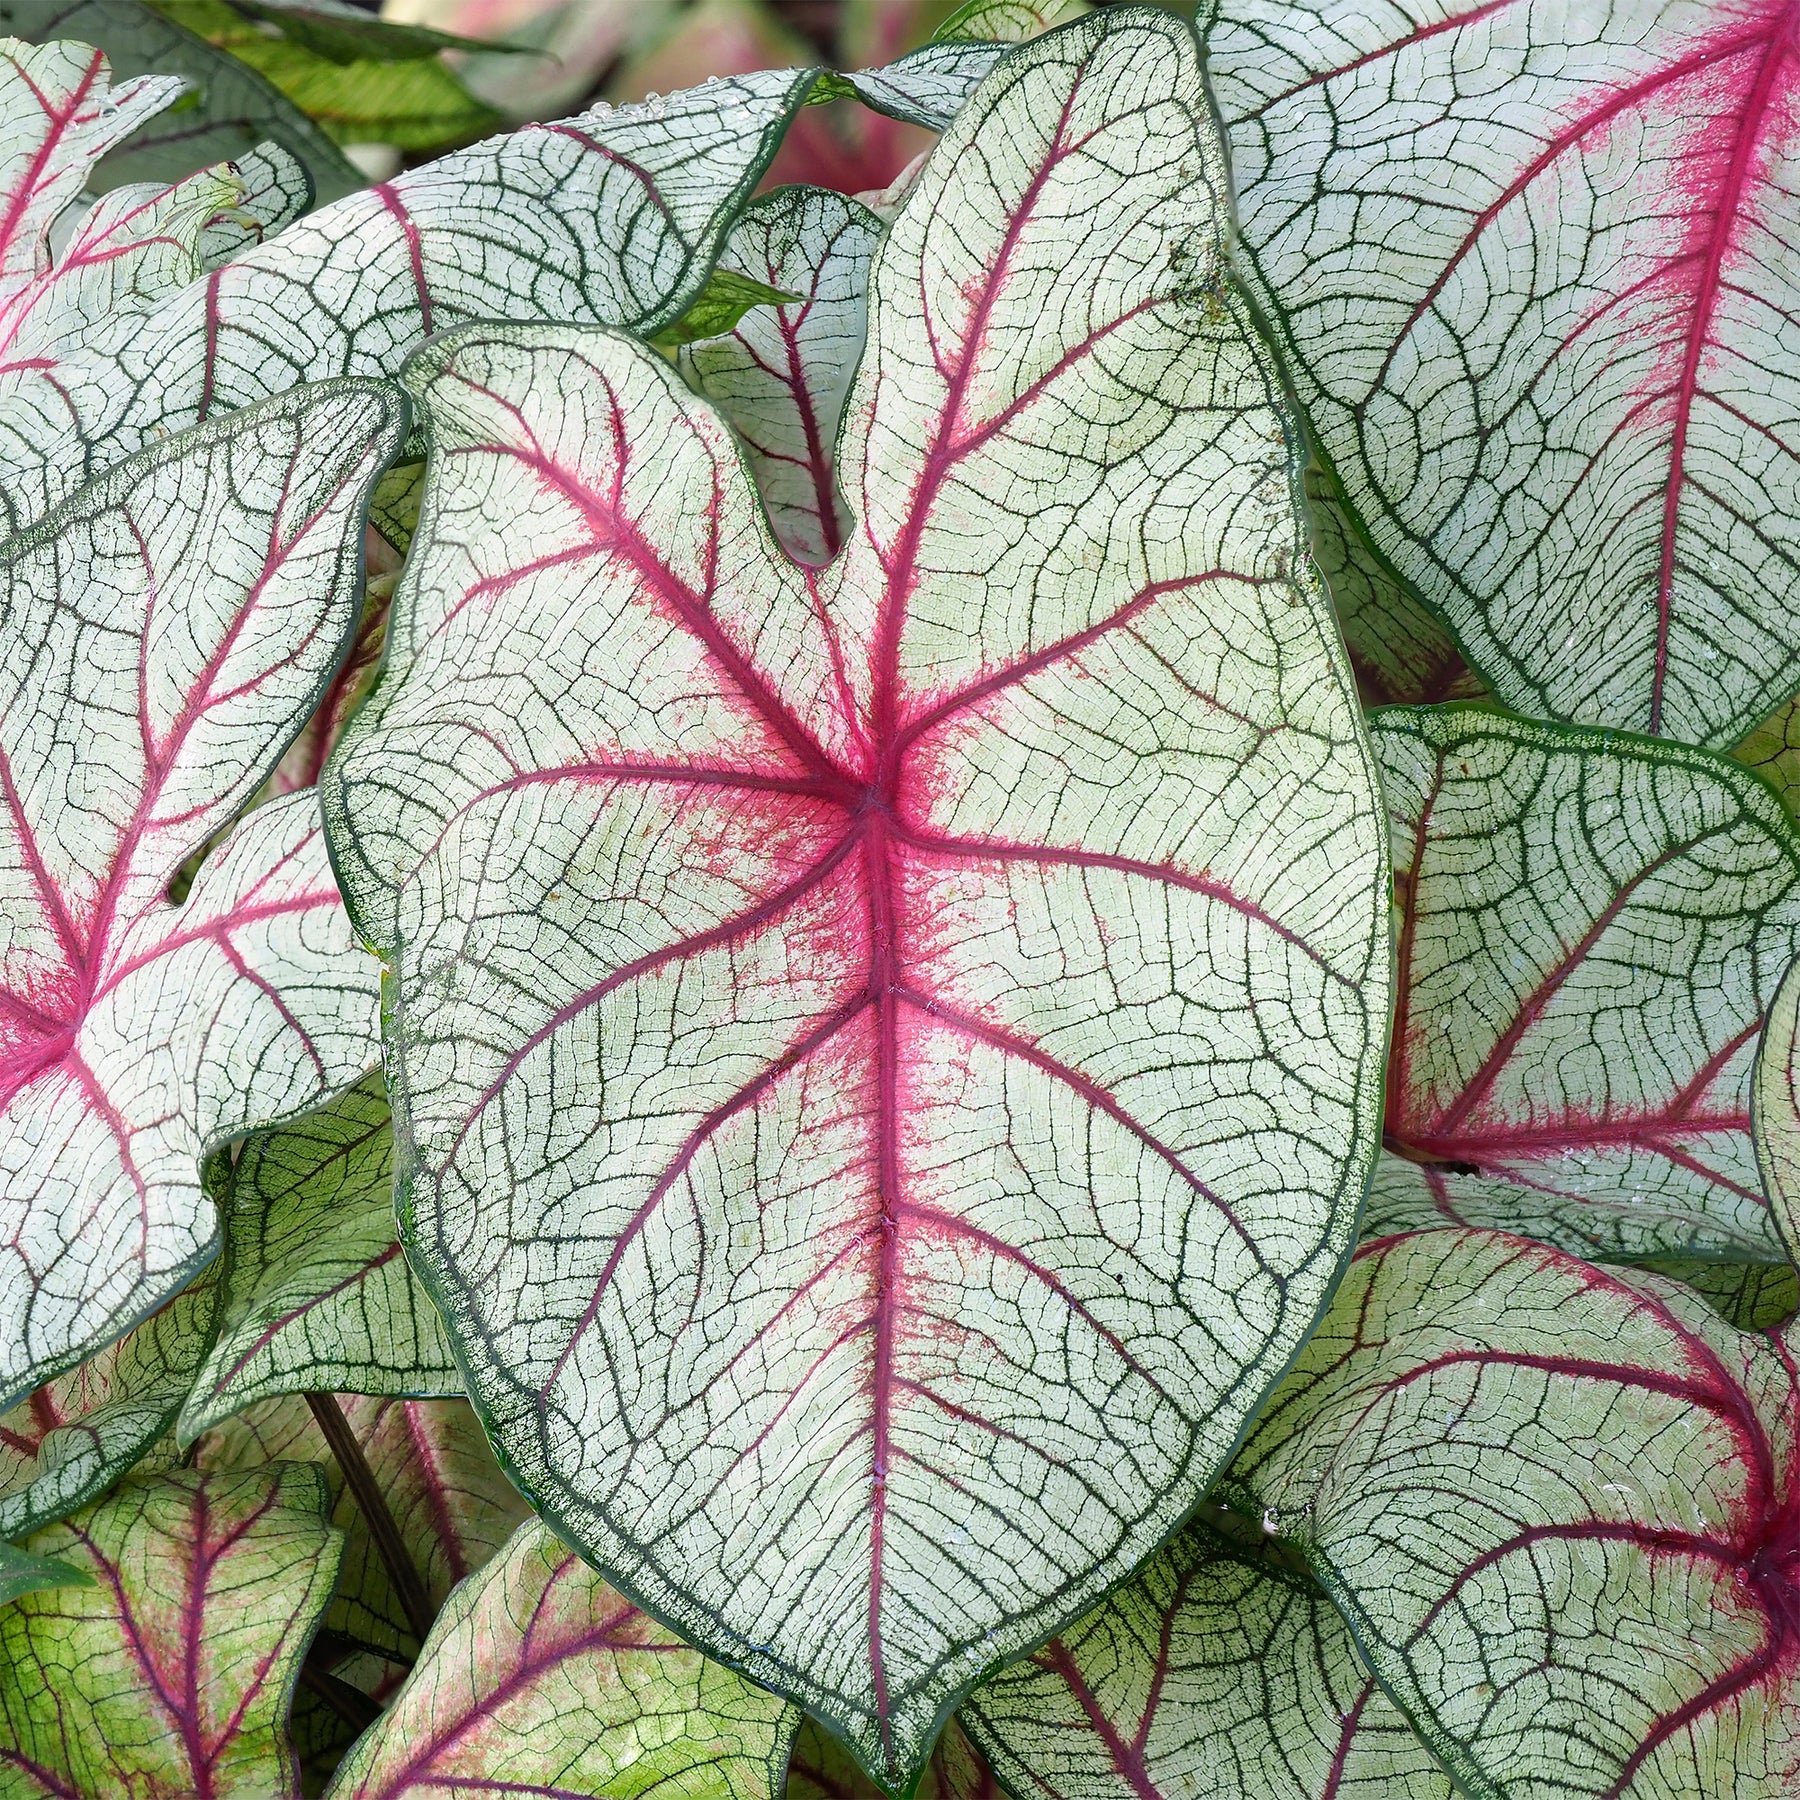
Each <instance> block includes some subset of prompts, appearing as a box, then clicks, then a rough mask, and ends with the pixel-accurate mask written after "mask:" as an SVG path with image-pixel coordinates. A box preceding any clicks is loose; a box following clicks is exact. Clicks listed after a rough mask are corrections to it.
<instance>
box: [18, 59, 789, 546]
mask: <svg viewBox="0 0 1800 1800" xmlns="http://www.w3.org/2000/svg"><path fill="white" fill-rule="evenodd" d="M811 79H812V76H811V75H810V73H808V72H807V71H805V70H779V71H773V72H769V73H764V74H759V75H752V76H746V77H742V78H738V79H733V80H729V81H720V82H716V83H713V84H712V85H710V86H709V87H707V88H704V89H700V90H696V91H695V92H692V93H688V94H678V95H672V96H670V97H669V98H668V99H666V100H659V101H656V102H654V103H646V104H645V105H642V106H629V107H617V108H612V107H600V108H596V109H594V110H593V111H592V112H590V113H587V114H584V115H582V116H581V117H580V118H578V119H576V120H572V121H567V122H565V123H563V124H558V125H538V126H529V127H527V128H526V129H524V130H522V131H518V132H515V133H513V134H512V135H511V136H509V137H506V138H502V139H500V140H498V141H497V142H493V143H488V144H484V145H478V146H476V147H475V148H473V149H470V150H467V151H461V152H458V153H456V154H454V155H451V156H446V157H442V158H440V159H439V160H438V161H436V162H434V163H430V164H428V165H426V166H425V167H423V168H420V169H415V170H411V171H409V172H408V173H406V174H403V175H399V176H396V177H395V179H394V180H393V181H391V182H387V183H385V184H383V186H382V187H381V188H380V189H378V190H370V191H369V192H366V193H361V194H354V195H351V196H350V197H349V198H347V199H344V200H340V201H339V202H337V204H336V205H334V206H329V207H326V208H323V209H322V210H320V211H318V212H315V213H313V214H311V215H310V216H309V217H307V218H305V219H303V220H299V221H297V222H296V223H295V224H294V225H291V226H289V227H288V228H287V229H286V230H285V231H283V232H281V233H280V235H279V236H277V237H275V238H273V239H271V240H270V241H269V242H267V243H263V244H260V245H257V246H256V247H254V248H252V249H249V250H246V251H244V252H243V253H242V254H241V255H239V256H237V257H236V258H234V260H233V261H232V262H231V263H229V264H228V265H227V266H226V267H225V268H223V269H220V270H219V271H217V272H216V274H214V275H213V276H212V277H211V278H210V279H209V280H207V281H205V282H195V283H191V284H190V285H189V286H188V287H187V288H185V289H183V290H182V291H181V292H180V293H179V294H176V295H174V296H172V297H171V298H170V299H168V300H166V301H165V302H164V303H163V304H162V305H160V306H158V307H156V308H154V309H153V310H152V311H151V312H149V313H148V314H147V315H145V317H144V319H143V321H142V323H141V325H140V327H139V329H138V330H137V331H136V332H135V333H134V334H133V335H132V337H131V339H130V341H129V342H128V343H125V344H122V345H120V346H118V348H117V350H116V352H115V353H114V354H113V355H110V356H108V357H105V358H97V359H94V360H92V361H91V362H81V361H76V362H73V363H63V364H60V365H58V366H56V367H55V368H52V369H49V370H40V371H36V372H35V373H32V374H30V375H29V376H28V375H26V374H24V373H21V374H19V375H18V376H17V377H16V378H15V377H5V378H0V496H3V498H4V500H5V502H6V506H7V508H8V510H9V511H10V515H11V518H12V519H13V521H14V522H15V523H22V522H23V521H25V520H28V519H34V518H36V517H38V516H40V515H41V513H42V512H43V511H44V510H46V509H47V508H48V507H49V506H50V505H51V504H53V503H54V501H55V500H56V499H58V498H60V497H61V496H62V495H63V494H64V493H66V492H67V491H68V490H69V488H70V487H71V486H73V485H74V484H76V483H78V482H79V481H80V480H82V479H83V477H84V472H91V471H93V470H96V469H101V468H105V467H107V466H109V465H110V464H111V463H113V462H116V461H117V460H118V459H119V458H120V457H121V456H123V455H124V454H126V453H127V452H128V451H130V450H132V449H134V448H136V447H137V446H138V445H140V444H142V443H144V442H145V441H147V440H151V439H155V438H157V437H159V436H160V435H161V434H164V433H167V432H171V431H178V430H180V429H182V428H183V427H185V426H187V425H189V424H191V423H192V422H193V421H194V419H195V418H196V417H199V416H200V415H201V414H206V415H208V416H210V415H212V414H215V413H219V412H223V411H226V410H229V409H231V408H234V407H242V406H248V405H251V404H253V403H255V402H256V401H258V400H261V399H262V398H264V397H265V396H267V395H269V394H272V393H276V392H280V391H282V390H284V389H287V388H290V387H292V386H293V385H294V384H295V383H297V382H304V381H314V380H319V379H323V378H326V377H331V376H339V375H377V376H378V375H381V374H383V373H392V372H394V371H395V370H397V369H398V367H399V365H400V363H401V361H402V360H403V359H404V357H405V356H406V354H407V352H408V351H410V350H411V349H413V348H414V347H415V346H416V345H418V344H419V343H420V342H421V341H422V340H423V339H424V338H425V337H426V336H427V335H428V334H429V333H432V332H442V331H445V330H448V329H449V328H450V327H451V326H453V325H456V324H458V323H461V322H462V321H465V320H468V319H471V318H476V319H482V318H493V317H496V316H498V317H506V318H554V319H562V320H575V321H599V322H601V323H606V324H620V325H624V326H627V327H628V328H630V329H631V330H633V331H637V332H640V333H644V334H651V333H654V332H656V331H658V330H660V329H661V328H662V326H664V325H665V324H667V323H669V322H670V321H671V320H673V319H676V318H679V317H680V316H681V314H682V313H683V312H685V311H686V310H687V307H688V305H689V303H690V302H691V301H692V299H693V298H694V296H695V295H696V294H698V293H699V292H700V290H701V289H702V288H703V287H704V285H705V282H706V278H707V274H708V272H709V271H710V269H711V267H712V265H713V262H714V261H715V259H716V257H717V255H718V251H719V248H720V245H721V244H722V242H723V240H724V236H725V232H726V230H727V228H728V227H729V225H730V223H731V221H732V219H733V217H734V216H735V214H736V212H737V209H738V208H739V207H740V206H741V205H742V203H743V202H744V200H746V199H747V198H748V197H749V194H750V192H751V190H752V189H753V188H754V187H755V185H756V183H757V181H758V179H759V178H760V177H761V174H762V171H763V169H764V167H765V166H766V164H767V162H768V160H769V158H770V157H771V156H772V155H773V154H774V152H775V149H776V146H777V144H778V143H779V141H780V137H781V134H782V131H783V130H784V129H785V127H786V124H787V121H788V119H789V117H790V116H791V115H792V113H793V111H794V110H795V109H796V108H797V107H798V106H799V104H800V102H801V99H802V98H803V96H804V93H805V89H806V86H807V84H808V83H809V82H810V81H811ZM271 319H279V320H280V321H281V331H280V332H279V334H277V335H276V336H275V337H271V335H270V332H269V321H270V320H271ZM53 422H54V423H53Z"/></svg>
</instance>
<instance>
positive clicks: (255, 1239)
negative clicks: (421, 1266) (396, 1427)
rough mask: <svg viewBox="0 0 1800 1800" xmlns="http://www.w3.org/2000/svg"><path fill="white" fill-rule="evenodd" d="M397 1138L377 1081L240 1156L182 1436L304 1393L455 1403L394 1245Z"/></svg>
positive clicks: (457, 1389) (443, 1359)
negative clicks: (217, 1299)
mask: <svg viewBox="0 0 1800 1800" xmlns="http://www.w3.org/2000/svg"><path fill="white" fill-rule="evenodd" d="M393 1153H394V1134H393V1130H392V1127H391V1126H390V1124H389V1121H388V1108H387V1098H386V1096H385V1095H384V1093H383V1092H382V1087H381V1077H380V1075H379V1074H373V1075H369V1076H367V1077H366V1078H365V1079H364V1080H362V1081H360V1082H358V1083H357V1085H356V1086H355V1087H353V1088H350V1089H349V1090H348V1091H347V1092H345V1093H343V1094H341V1095H339V1096H338V1098H337V1099H336V1100H334V1101H333V1102H332V1103H331V1104H330V1105H329V1106H327V1107H325V1108H324V1109H323V1110H321V1111H319V1112H315V1113H308V1114H307V1115H306V1117H305V1118H302V1119H297V1120H295V1121H294V1123H293V1124H291V1125H283V1126H278V1127H277V1128H276V1129H275V1130H274V1131H270V1132H264V1133H259V1134H258V1135H257V1136H256V1137H253V1138H251V1139H250V1141H249V1142H248V1143H247V1144H245V1146H244V1148H243V1150H242V1152H241V1153H240V1154H239V1156H238V1159H237V1165H236V1168H235V1169H234V1170H233V1172H232V1175H231V1185H230V1197H229V1199H228V1200H227V1201H226V1203H225V1205H226V1221H227V1224H226V1234H227V1243H228V1250H227V1263H228V1266H229V1274H228V1276H227V1278H226V1282H225V1292H224V1300H223V1305H222V1307H221V1317H220V1321H219V1331H218V1337H217V1339H216V1341H215V1342H214V1344H213V1347H212V1350H211V1353H210V1354H209V1355H208V1356H207V1358H206V1360H205V1363H204V1364H203V1365H202V1366H201V1367H200V1369H199V1370H198V1372H197V1373H196V1374H195V1375H194V1376H193V1378H192V1383H191V1388H192V1391H191V1393H190V1394H189V1395H188V1397H187V1401H186V1405H185V1406H184V1407H183V1409H182V1415H181V1435H182V1436H183V1438H193V1437H196V1436H198V1435H199V1433H200V1432H202V1431H204V1430H205V1429H206V1427H207V1426H209V1425H212V1424H215V1423H217V1422H218V1421H219V1420H220V1419H223V1418H226V1417H228V1416H229V1415H230V1414H232V1413H234V1412H236V1411H238V1410H239V1409H240V1408H242V1407H245V1406H248V1405H249V1404H250V1403H251V1402H252V1401H255V1400H265V1399H269V1398H272V1397H274V1396H277V1395H281V1394H298V1393H304V1392H306V1391H307V1390H308V1389H317V1390H321V1391H324V1392H328V1393H329V1392H337V1393H348V1394H386V1395H394V1396H409V1397H420V1396H431V1395H440V1396H441V1395H456V1394H460V1393H461V1392H462V1376H461V1375H460V1374H459V1373H458V1371H457V1367H456V1359H455V1357H454V1356H453V1355H452V1354H451V1350H450V1345H449V1342H448V1340H447V1339H446V1338H445V1336H444V1328H443V1326H442V1324H441V1323H440V1322H439V1320H438V1316H437V1313H436V1311H435V1309H434V1308H433V1307H432V1304H431V1302H430V1301H429V1300H428V1299H427V1298H426V1297H425V1295H424V1294H423V1293H422V1292H421V1291H420V1289H419V1287H418V1285H417V1284H416V1283H415V1282H414V1280H413V1278H412V1276H411V1274H410V1273H409V1272H408V1270H407V1267H406V1260H405V1258H404V1257H403V1256H402V1255H401V1254H400V1246H399V1244H398V1243H397V1242H396V1241H395V1237H394V1176H393Z"/></svg>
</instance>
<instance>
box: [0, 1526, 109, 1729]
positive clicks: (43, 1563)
mask: <svg viewBox="0 0 1800 1800" xmlns="http://www.w3.org/2000/svg"><path fill="white" fill-rule="evenodd" d="M93 1581H94V1578H93V1576H91V1575H88V1574H85V1573H83V1571H82V1570H80V1569H77V1568H74V1567H72V1566H71V1565H70V1564H68V1563H66V1562H55V1561H53V1560H52V1559H51V1558H49V1557H47V1556H33V1555H31V1554H30V1553H29V1552H28V1551H25V1550H17V1549H15V1548H14V1547H13V1546H12V1545H11V1544H0V1607H3V1606H5V1605H6V1603H7V1602H8V1601H9V1600H16V1599H18V1597H19V1596H20V1595H21V1594H40V1593H42V1592H43V1591H44V1590H45V1589H46V1588H58V1587H91V1586H93ZM4 1756H5V1752H4V1751H0V1760H3V1759H4Z"/></svg>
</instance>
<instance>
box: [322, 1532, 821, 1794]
mask: <svg viewBox="0 0 1800 1800" xmlns="http://www.w3.org/2000/svg"><path fill="white" fill-rule="evenodd" d="M796 1716H797V1715H796V1714H795V1713H794V1711H793V1709H792V1708H790V1707H788V1706H786V1705H785V1704H784V1703H783V1702H782V1701H780V1700H778V1699H777V1698H776V1697H775V1696H774V1695H773V1694H769V1693H765V1692H763V1691H762V1690H761V1689H759V1688H755V1687H752V1686H751V1685H750V1683H749V1682H747V1681H745V1680H744V1679H743V1678H742V1677H741V1676H738V1675H734V1674H732V1673H731V1672H730V1671H729V1670H728V1669H722V1668H720V1667H719V1665H718V1664H717V1663H713V1662H709V1661H707V1659H706V1658H705V1657H703V1656H702V1655H701V1654H700V1653H699V1652H698V1651H697V1650H690V1649H689V1648H688V1647H687V1645H685V1644H683V1643H682V1642H680V1640H679V1639H677V1638H674V1637H672V1636H671V1635H670V1634H669V1633H668V1632H667V1631H666V1630H664V1628H663V1627H662V1626H660V1625H658V1624H657V1623H656V1621H655V1620H653V1619H652V1618H650V1617H649V1616H648V1615H647V1614H645V1613H642V1612H640V1611H639V1610H638V1609H637V1608H636V1607H635V1606H633V1605H632V1604H631V1603H630V1601H628V1600H627V1599H625V1597H624V1596H623V1595H621V1594H618V1593H615V1592H614V1591H613V1589H611V1588H609V1587H608V1586H607V1585H606V1583H605V1582H604V1581H602V1580H601V1578H600V1577H599V1576H598V1575H597V1574H595V1572H594V1571H593V1570H592V1569H591V1568H589V1567H588V1565H587V1564H586V1563H584V1562H583V1561H582V1560H581V1558H580V1557H578V1556H577V1555H576V1554H575V1553H574V1551H572V1550H570V1549H569V1548H568V1547H567V1546H566V1545H564V1544H562V1543H560V1542H558V1540H557V1539H556V1537H555V1536H554V1535H553V1534H552V1533H551V1531H550V1530H549V1528H548V1527H547V1526H545V1525H544V1524H543V1523H542V1522H541V1521H539V1520H536V1519H532V1520H529V1521H528V1522H527V1523H525V1524H523V1525H521V1526H520V1527H519V1529H518V1530H517V1531H516V1532H515V1533H514V1534H513V1538H512V1541H511V1542H510V1543H509V1544H508V1545H507V1546H506V1548H505V1550H504V1551H503V1552H502V1553H501V1554H500V1555H499V1556H497V1557H495V1559H494V1560H493V1561H492V1562H491V1563H490V1564H489V1565H488V1566H487V1568H485V1569H484V1570H482V1572H481V1573H480V1574H479V1575H476V1576H475V1577H473V1578H472V1579H471V1580H469V1581H466V1582H464V1583H463V1585H462V1586H461V1587H459V1588H458V1589H457V1590H456V1592H455V1593H454V1594H452V1595H451V1596H450V1599H449V1603H448V1604H447V1605H446V1606H445V1608H444V1611H443V1613H442V1615H441V1616H440V1618H439V1619H438V1622H437V1624H436V1625H435V1626H434V1627H433V1628H432V1633H431V1637H430V1639H429V1641H428V1642H427V1643H426V1645H425V1651H424V1654H423V1655H422V1656H421V1657H420V1658H419V1662H418V1666H417V1667H416V1668H415V1669H414V1670H413V1672H412V1674H411V1676H410V1677H409V1678H408V1680H407V1683H406V1685H405V1686H404V1687H403V1688H402V1689H401V1690H400V1692H399V1694H398V1695H397V1696H396V1698H395V1700H394V1702H393V1704H392V1705H391V1706H390V1707H389V1708H388V1710H387V1711H386V1712H385V1713H384V1714H383V1715H382V1717H381V1720H380V1722H379V1723H378V1724H376V1725H375V1726H373V1727H372V1728H371V1729H370V1730H369V1731H368V1732H367V1733H365V1734H364V1736H363V1737H362V1738H360V1739H359V1740H358V1742H357V1744H356V1747H355V1748H354V1749H353V1750H352V1751H351V1752H350V1755H349V1756H348V1758H347V1759H346V1760H345V1762H344V1764H343V1766H342V1767H341V1768H340V1769H339V1770H338V1775H337V1779H336V1781H335V1782H333V1784H332V1787H331V1800H427V1796H433V1795H438V1794H443V1793H446V1792H450V1791H462V1790H470V1791H481V1792H493V1793H506V1794H516V1795H519V1796H521V1800H581V1797H582V1796H593V1800H636V1797H637V1796H639V1795H643V1794H650V1793H655V1794H657V1795H659V1796H660V1795H664V1794H667V1795H672V1796H681V1797H683V1800H714V1797H716V1796H726V1795H729V1796H732V1797H733V1800H772V1797H773V1796H774V1795H775V1794H777V1793H778V1792H779V1791H780V1783H781V1771H782V1767H783V1765H784V1763H785V1762H786V1760H787V1749H788V1743H789V1740H790V1739H791V1738H792V1735H793V1730H794V1723H795V1719H796Z"/></svg>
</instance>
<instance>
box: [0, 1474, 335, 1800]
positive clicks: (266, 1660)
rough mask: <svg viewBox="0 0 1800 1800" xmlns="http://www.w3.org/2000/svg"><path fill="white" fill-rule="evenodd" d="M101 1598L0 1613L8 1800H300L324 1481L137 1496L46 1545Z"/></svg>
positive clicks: (221, 1485) (222, 1480)
mask: <svg viewBox="0 0 1800 1800" xmlns="http://www.w3.org/2000/svg"><path fill="white" fill-rule="evenodd" d="M29 1547H30V1549H31V1550H32V1552H33V1553H34V1554H38V1555H44V1556H52V1557H55V1558H57V1559H59V1560H61V1561H62V1562H64V1563H66V1564H67V1565H68V1566H69V1567H70V1568H72V1569H75V1570H77V1571H79V1572H80V1573H81V1574H82V1575H85V1576H86V1577H87V1578H88V1585H85V1586H78V1587H58V1588H55V1589H52V1590H50V1591H49V1592H43V1593H35V1594H27V1595H26V1596H24V1597H23V1598H22V1599H18V1600H15V1601H13V1603H12V1604H11V1605H10V1606H5V1607H0V1795H4V1796H6V1800H45V1797H46V1796H49V1797H53V1800H122V1796H126V1795H130V1796H132V1800H138V1797H139V1796H142V1797H143V1800H299V1792H300V1789H299V1784H298V1780H297V1771H296V1769H295V1767H294V1758H293V1753H292V1751H291V1749H290V1748H289V1746H288V1743H287V1736H286V1732H285V1730H284V1728H283V1722H284V1720H285V1718H286V1715H287V1708H288V1701H289V1698H290V1696H291V1695H292V1692H293V1687H294V1681H295V1677H296V1675H297V1674H298V1672H299V1667H300V1659H301V1658H302V1657H303V1656H304V1655H305V1653H306V1646H307V1644H308V1642H309V1641H310V1640H311V1638H312V1634H313V1632H314V1630H315V1629H316V1627H317V1624H318V1619H319V1614H320V1613H321V1611H322V1610H323V1609H324V1606H325V1602H326V1600H327V1598H328V1597H329V1595H330V1593H331V1582H332V1577H333V1575H334V1574H335V1572H336V1569H337V1560H338V1548H339V1539H338V1534H337V1533H336V1532H335V1531H333V1530H332V1529H331V1527H330V1526H329V1525H327V1524H326V1522H325V1484H324V1481H323V1480H322V1479H321V1477H320V1475H319V1472H318V1471H317V1470H316V1469H308V1468H304V1467H293V1466H289V1467H285V1468H270V1469H257V1470H251V1471H246V1472H243V1473H239V1474H230V1475H201V1474H198V1473H197V1472H195V1471H193V1470H179V1471H176V1472H173V1473H170V1474H167V1475H159V1476H155V1477H152V1478H150V1479H148V1480H133V1481H128V1482H126V1483H125V1484H124V1486H122V1487H121V1488H119V1489H118V1491H117V1492H116V1493H114V1494H113V1495H112V1496H111V1497H110V1498H108V1499H106V1500H103V1501H101V1502H100V1503H99V1504H98V1505H97V1506H92V1507H90V1508H88V1510H87V1511H86V1512H84V1513H80V1514H78V1515H77V1516H76V1517H74V1518H73V1519H70V1520H69V1521H68V1523H67V1524H64V1525H53V1526H51V1527H50V1528H49V1529H48V1530H45V1531H41V1532H39V1533H38V1534H37V1535H36V1536H35V1537H34V1538H33V1539H32V1540H31V1544H30V1546H29Z"/></svg>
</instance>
